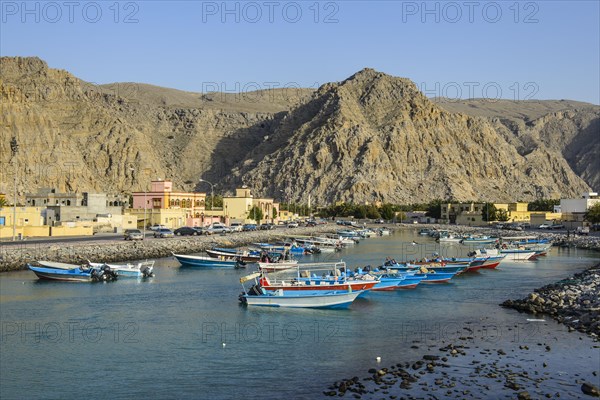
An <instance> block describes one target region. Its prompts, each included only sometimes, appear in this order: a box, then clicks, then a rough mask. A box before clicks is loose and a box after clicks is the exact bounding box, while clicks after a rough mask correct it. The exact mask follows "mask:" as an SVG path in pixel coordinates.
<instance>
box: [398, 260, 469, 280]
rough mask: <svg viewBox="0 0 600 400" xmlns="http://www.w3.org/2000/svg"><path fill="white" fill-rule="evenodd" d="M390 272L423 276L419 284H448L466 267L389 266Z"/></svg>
mask: <svg viewBox="0 0 600 400" xmlns="http://www.w3.org/2000/svg"><path fill="white" fill-rule="evenodd" d="M387 268H388V272H390V273H394V272H411V273H414V276H422V277H423V279H422V280H421V281H420V282H419V283H446V282H449V281H450V280H451V279H452V278H453V277H454V276H456V275H457V274H459V273H460V272H461V271H462V270H463V269H465V267H464V266H462V265H461V266H460V267H442V266H440V267H431V268H430V267H429V266H425V265H411V264H408V263H407V264H398V263H396V264H395V265H392V266H388V267H387Z"/></svg>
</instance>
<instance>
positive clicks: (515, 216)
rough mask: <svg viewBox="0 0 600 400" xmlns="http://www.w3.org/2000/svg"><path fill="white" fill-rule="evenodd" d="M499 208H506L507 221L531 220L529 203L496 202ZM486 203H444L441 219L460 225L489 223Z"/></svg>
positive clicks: (495, 204)
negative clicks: (485, 211) (485, 214)
mask: <svg viewBox="0 0 600 400" xmlns="http://www.w3.org/2000/svg"><path fill="white" fill-rule="evenodd" d="M494 206H495V207H496V209H497V210H504V211H506V214H507V215H508V221H507V222H530V215H531V211H527V207H528V206H529V203H520V202H519V203H494ZM484 209H485V203H447V204H442V211H441V218H440V219H441V220H442V221H445V222H447V223H457V224H460V225H474V226H477V225H487V222H486V221H484V220H483V214H482V212H483V210H484Z"/></svg>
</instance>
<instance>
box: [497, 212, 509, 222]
mask: <svg viewBox="0 0 600 400" xmlns="http://www.w3.org/2000/svg"><path fill="white" fill-rule="evenodd" d="M496 219H497V220H498V221H502V222H506V221H508V212H507V211H506V210H504V209H500V210H497V211H496Z"/></svg>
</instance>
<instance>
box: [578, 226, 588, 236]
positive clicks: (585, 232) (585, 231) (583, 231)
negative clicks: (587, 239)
mask: <svg viewBox="0 0 600 400" xmlns="http://www.w3.org/2000/svg"><path fill="white" fill-rule="evenodd" d="M577 234H578V235H585V236H587V235H589V234H590V227H589V226H578V227H577Z"/></svg>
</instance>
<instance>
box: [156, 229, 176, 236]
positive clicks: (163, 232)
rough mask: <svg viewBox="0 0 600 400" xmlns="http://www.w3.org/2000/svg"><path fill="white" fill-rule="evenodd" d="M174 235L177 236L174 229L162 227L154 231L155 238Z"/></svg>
mask: <svg viewBox="0 0 600 400" xmlns="http://www.w3.org/2000/svg"><path fill="white" fill-rule="evenodd" d="M173 236H175V234H174V233H173V231H172V230H170V229H167V228H160V229H157V230H155V231H154V237H155V238H168V237H173Z"/></svg>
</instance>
